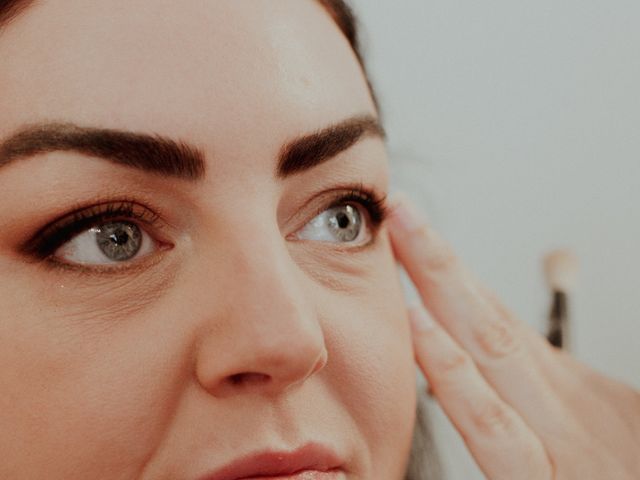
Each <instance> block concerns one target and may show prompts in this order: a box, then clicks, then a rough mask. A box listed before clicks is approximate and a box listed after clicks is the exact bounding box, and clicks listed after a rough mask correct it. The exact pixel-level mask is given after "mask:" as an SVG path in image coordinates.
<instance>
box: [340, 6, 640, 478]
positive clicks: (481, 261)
mask: <svg viewBox="0 0 640 480" xmlns="http://www.w3.org/2000/svg"><path fill="white" fill-rule="evenodd" d="M351 4H352V5H353V6H354V8H355V10H356V12H357V13H358V15H359V17H360V19H361V22H362V27H363V32H362V37H363V42H364V46H365V56H366V58H367V60H368V65H369V69H370V73H371V76H372V79H373V82H374V85H375V86H376V88H377V92H378V95H379V97H380V101H381V104H382V108H383V114H384V119H385V123H386V128H387V130H388V133H389V148H390V153H391V156H392V163H393V169H394V175H395V178H394V185H395V187H396V189H398V188H402V189H405V190H407V191H408V193H409V194H410V196H411V197H413V198H414V199H415V200H417V201H418V203H419V204H420V206H421V208H422V210H423V211H425V212H426V214H427V216H428V217H429V218H430V219H431V222H432V223H433V225H434V226H435V227H436V228H437V229H438V230H439V231H440V232H441V233H442V234H443V235H444V236H445V237H446V238H448V239H449V240H450V242H451V243H452V244H453V245H454V247H455V248H456V249H457V251H458V252H459V254H460V256H461V257H462V258H463V259H464V260H465V261H466V263H467V265H468V266H469V267H470V268H471V269H472V270H474V271H475V272H476V274H477V275H478V276H479V277H480V278H481V279H482V280H484V282H485V283H486V284H487V285H488V286H489V287H491V288H492V289H493V290H494V291H495V292H497V294H498V295H499V297H500V298H502V300H503V302H504V303H506V304H507V306H509V307H510V308H511V309H512V310H513V311H515V312H516V313H517V314H518V315H519V316H520V317H521V318H522V319H523V320H524V321H526V322H528V323H530V324H532V325H534V326H535V327H536V328H537V329H539V330H542V329H543V328H544V325H545V321H546V315H547V311H548V308H549V293H548V292H547V290H546V286H545V283H544V281H543V276H542V268H541V258H542V256H543V255H544V253H545V252H546V251H548V250H549V249H551V248H554V247H558V246H562V247H570V248H571V249H573V251H574V252H575V253H576V254H577V256H578V257H579V260H580V264H581V269H580V281H579V285H578V289H577V291H576V292H575V295H574V297H573V298H572V299H571V300H572V302H571V312H572V317H573V318H572V320H573V321H574V328H573V350H574V352H575V354H576V355H577V356H578V357H579V358H580V359H582V360H583V361H584V362H586V363H588V364H590V365H591V366H593V367H594V368H596V369H598V370H600V371H602V372H605V373H607V374H609V375H611V376H613V377H616V378H619V379H621V380H624V381H626V382H628V383H631V384H633V385H635V386H636V387H640V340H639V338H640V288H639V282H638V279H639V278H640V251H639V249H640V131H639V130H640V2H638V1H637V0H537V1H535V2H533V1H531V2H517V1H516V2H514V1H513V0H487V1H470V0H454V1H451V0H447V1H445V0H402V1H389V0H352V1H351ZM434 421H435V423H436V429H437V435H438V437H439V443H440V445H441V447H440V450H441V453H442V455H443V457H444V462H445V467H447V470H448V471H449V472H450V475H449V478H450V479H451V480H461V479H465V480H470V479H476V478H482V476H481V475H480V474H479V472H478V471H477V469H476V468H475V466H474V465H473V462H472V461H471V460H470V458H469V456H468V454H467V453H466V452H465V450H464V448H463V446H462V444H461V442H460V440H459V439H458V438H457V434H456V433H455V432H454V431H453V430H452V428H451V427H450V426H448V424H447V422H446V420H445V419H444V417H443V416H442V414H441V413H440V412H437V413H436V415H435V419H434Z"/></svg>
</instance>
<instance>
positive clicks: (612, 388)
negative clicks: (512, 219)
mask: <svg viewBox="0 0 640 480" xmlns="http://www.w3.org/2000/svg"><path fill="white" fill-rule="evenodd" d="M175 3H176V2H173V3H172V2H153V7H152V8H151V9H150V8H149V5H148V2H143V1H141V0H140V1H127V2H124V1H121V2H109V5H105V2H97V1H95V2H87V1H86V0H82V1H80V0H76V1H72V0H69V1H67V2H47V1H43V2H41V3H40V4H39V5H38V6H37V7H33V8H32V9H30V10H29V11H28V12H27V14H25V15H24V16H22V17H20V19H19V21H17V22H15V23H14V24H12V26H11V27H10V28H9V29H7V30H5V31H4V32H3V33H2V35H1V36H0V58H2V59H3V61H2V66H1V67H0V105H2V108H1V109H0V137H4V136H6V135H8V134H9V133H10V132H12V131H14V130H15V129H16V128H18V127H19V126H20V125H23V124H26V123H33V122H38V121H43V120H64V121H73V122H75V123H79V124H82V125H88V126H99V127H109V128H118V129H126V130H132V131H136V132H150V133H156V134H162V135H166V136H169V137H173V138H180V139H183V140H185V141H188V142H190V143H193V144H195V145H198V146H199V147H200V148H201V150H202V151H203V152H204V153H205V157H206V160H207V176H206V178H205V179H204V181H202V182H199V183H198V184H195V185H194V184H193V183H188V182H184V181H177V180H175V179H171V180H167V179H165V178H162V177H160V176H158V175H155V176H153V175H152V176H150V175H146V174H142V173H141V172H138V171H134V170H132V169H127V168H124V167H118V166H115V165H113V164H108V163H105V162H103V161H101V160H97V159H90V158H87V157H84V156H82V155H79V154H70V153H52V154H47V155H41V156H39V158H30V159H24V160H20V162H19V163H15V164H12V165H10V166H7V167H3V169H2V171H0V200H1V201H0V227H1V228H0V272H1V274H2V275H3V279H8V280H7V281H3V282H2V283H1V284H0V312H2V317H0V365H2V369H1V370H0V384H2V385H3V395H2V396H0V424H1V425H2V426H3V429H2V430H0V457H1V458H2V459H3V462H2V463H1V464H0V477H1V478H9V479H13V478H19V479H22V478H30V479H31V478H34V479H37V478H47V479H71V478H78V479H80V478H83V479H84V478H101V479H126V480H129V479H138V478H141V479H183V478H185V479H195V478H198V476H200V475H201V474H202V473H204V472H206V471H208V470H209V469H211V468H214V467H218V466H220V465H222V464H225V463H227V462H228V461H229V460H232V459H234V458H238V457H239V456H242V455H244V454H246V453H249V452H253V451H255V450H256V449H265V448H269V449H284V450H291V449H293V448H296V447H298V446H300V445H301V444H302V443H304V442H307V441H310V440H314V441H320V442H326V443H327V444H330V445H332V446H333V447H334V448H335V449H336V450H337V451H338V452H339V454H340V455H341V456H342V458H343V459H344V464H343V465H342V468H343V472H342V476H343V478H345V477H346V478H353V479H380V480H388V479H398V480H399V479H401V478H402V476H403V471H404V468H405V464H406V460H407V455H408V450H409V445H410V438H411V430H412V425H413V421H414V408H415V381H414V375H413V374H414V371H413V361H414V357H415V360H416V361H417V363H418V365H419V366H420V368H421V369H422V371H423V373H424V374H425V376H426V377H427V379H428V381H429V384H430V387H431V390H432V392H433V394H434V396H435V397H436V398H437V400H438V401H439V402H440V404H441V405H442V407H443V409H444V411H445V412H446V413H447V415H448V416H449V418H450V419H451V421H452V423H453V424H454V426H455V427H456V428H457V429H458V431H459V432H460V434H461V435H462V437H463V438H464V440H465V442H466V443H467V445H468V447H469V450H470V452H471V453H472V454H473V456H474V457H475V458H476V460H477V462H478V464H479V466H480V467H481V468H482V470H483V471H484V472H485V474H486V476H487V478H490V479H492V480H502V479H514V478H518V479H536V480H538V479H540V480H549V479H570V480H583V479H590V478H594V479H600V478H616V479H623V480H627V479H629V480H631V479H634V478H637V473H638V472H640V465H639V464H638V457H637V452H638V451H639V450H640V416H639V415H638V412H639V411H640V394H638V392H636V391H634V390H633V389H632V388H630V387H628V386H626V385H623V384H620V383H618V382H616V381H614V380H611V379H609V378H606V377H603V376H602V375H600V374H598V373H596V372H593V371H592V370H591V369H589V368H587V367H586V366H584V365H582V364H580V363H579V362H577V361H576V360H575V359H573V358H571V357H570V356H568V355H566V354H565V353H562V352H560V351H557V350H555V349H553V348H551V347H550V346H549V345H548V344H547V343H546V342H545V341H544V339H543V338H542V337H540V336H539V335H538V334H536V333H535V332H532V331H531V330H530V329H528V327H526V326H525V325H524V324H523V323H522V322H519V321H518V320H517V318H516V317H515V316H514V315H513V313H511V312H509V311H507V309H505V307H504V306H503V305H502V304H501V303H500V302H499V300H497V299H496V297H495V296H494V295H493V294H492V293H491V292H489V291H488V290H487V289H486V288H484V287H483V286H482V285H481V284H479V283H478V282H477V281H476V280H475V279H474V278H473V276H472V275H471V274H470V273H469V271H468V270H467V269H466V268H465V267H464V266H463V265H462V263H461V262H460V260H459V259H458V257H457V256H456V255H455V253H454V252H453V251H452V250H451V248H450V247H449V246H448V245H447V244H446V242H444V241H443V240H442V238H441V237H439V236H438V235H437V233H436V232H434V231H433V229H432V228H431V227H430V226H429V225H428V224H427V223H426V222H424V220H422V219H421V218H420V217H419V216H417V215H416V214H415V211H413V210H412V208H411V205H410V204H409V203H408V202H407V200H406V199H405V200H398V201H397V202H396V203H395V204H394V206H393V207H392V208H391V209H390V212H391V215H390V218H389V222H388V223H387V224H386V225H385V226H384V227H383V228H382V229H381V230H379V231H378V234H377V235H376V240H375V242H374V243H373V244H371V245H370V246H368V247H367V248H361V249H355V248H352V247H348V246H338V245H334V244H327V243H326V242H324V243H323V242H318V241H298V240H295V241H294V240H292V237H291V234H295V233H296V232H298V231H299V230H300V229H301V228H302V227H304V225H306V224H307V222H308V221H310V220H311V219H312V218H313V217H314V216H315V215H316V214H317V213H318V210H319V209H320V208H321V207H322V205H323V202H321V201H319V200H318V199H319V198H320V197H322V194H323V192H324V193H326V192H328V191H330V190H331V189H332V188H334V187H335V185H336V184H342V183H344V182H355V183H363V184H367V185H369V186H371V187H372V188H374V189H376V190H378V191H380V192H381V193H382V194H384V193H386V190H387V159H386V155H385V151H384V145H383V144H382V142H381V140H380V139H379V138H375V137H374V138H367V139H366V140H363V141H362V142H360V143H358V144H357V145H355V146H353V147H352V148H351V149H349V150H348V151H346V152H343V153H342V154H340V155H338V156H337V157H336V158H335V159H332V160H331V161H329V162H327V163H325V164H323V165H320V166H318V167H316V168H314V169H313V170H312V171H308V172H305V173H303V174H300V175H297V176H294V177H292V178H289V179H286V180H277V179H276V178H275V177H274V175H273V170H274V167H275V162H276V160H275V159H276V157H277V155H278V151H279V149H280V148H281V146H282V145H283V144H284V143H286V142H287V141H288V140H290V139H291V138H293V137H296V136H298V135H300V134H302V133H305V132H309V131H314V130H316V129H318V128H322V127H324V126H326V125H327V124H331V123H334V122H338V121H341V120H343V119H344V118H346V117H350V116H353V115H361V114H366V113H368V114H371V115H375V109H374V106H373V104H372V102H371V98H370V96H369V94H368V91H367V89H366V84H365V81H364V79H363V77H362V73H361V72H360V70H359V68H358V65H357V62H356V60H355V58H354V56H353V53H352V52H351V50H350V48H349V46H348V44H347V42H346V41H345V40H344V39H343V38H342V36H341V35H340V33H339V31H338V30H337V27H336V26H335V25H334V24H333V23H332V21H331V19H330V18H329V16H328V15H327V14H326V13H325V12H324V11H323V10H322V9H321V8H320V7H319V6H318V5H317V4H315V3H313V2H311V1H309V2H306V1H305V2H303V1H300V0H290V1H285V0H281V1H280V2H278V3H275V2H271V1H269V0H267V1H258V0H253V1H252V2H251V3H249V2H237V1H229V2H215V3H213V2H202V3H197V2H188V3H187V2H181V3H180V6H179V7H177V6H176V5H175ZM248 5H250V7H248ZM167 19H171V21H168V20H167ZM220 19H224V21H221V20H220ZM187 25H188V30H185V26H187ZM291 38H295V39H296V41H295V42H291ZM35 45H37V48H35V47H34V46H35ZM220 45H227V46H228V47H229V48H220ZM230 52H233V53H232V54H231V53H230ZM88 59H90V61H88ZM310 106H312V107H313V108H310ZM122 194H126V195H128V196H134V197H135V198H136V199H137V200H138V201H139V202H140V203H143V204H144V203H151V204H153V206H154V208H155V209H156V210H158V211H160V212H161V214H162V215H161V216H162V217H163V220H164V222H162V228H160V227H157V229H156V230H157V231H153V232H152V233H154V234H155V235H157V236H158V237H160V238H161V240H162V241H163V242H162V243H163V245H165V246H166V245H170V246H171V248H164V249H160V250H158V251H154V254H153V255H148V257H147V258H146V260H141V261H140V262H138V263H137V264H136V266H135V268H134V267H131V268H128V269H121V270H119V271H118V272H117V273H114V272H110V273H108V272H105V271H104V270H100V271H96V270H91V271H87V270H86V269H85V270H79V269H68V268H67V269H61V268H57V269H53V268H51V266H47V264H45V263H44V262H34V261H33V260H32V259H28V258H26V257H25V255H24V253H23V251H22V250H21V249H20V245H21V244H22V243H23V242H24V241H25V240H26V239H27V238H29V237H30V236H31V235H32V234H33V233H34V232H35V231H37V230H38V229H39V228H41V227H42V226H44V225H45V224H46V223H48V222H49V221H51V220H53V219H55V218H56V217H58V216H60V215H61V214H63V213H66V211H67V210H68V209H69V208H70V207H71V206H75V205H76V204H77V203H78V202H79V201H87V200H93V199H101V200H105V199H107V198H110V197H114V196H119V195H122ZM318 194H320V197H318ZM25 199H26V200H25ZM309 202H310V203H309ZM394 256H395V257H396V259H397V260H398V261H400V262H401V263H402V265H403V266H404V268H405V269H406V270H407V272H408V273H409V275H410V276H411V278H412V279H413V281H414V283H415V286H416V288H417V290H418V292H419V293H420V295H421V298H422V303H423V305H420V306H416V307H413V308H412V309H410V310H409V312H408V313H409V315H408V317H409V318H410V320H411V325H412V327H411V332H412V335H411V334H410V327H409V324H408V322H407V321H406V319H407V312H406V310H405V307H404V305H403V300H402V295H401V291H400V285H399V283H398V277H397V273H396V268H395V263H394ZM427 310H428V311H429V312H430V313H431V316H432V317H433V320H430V318H429V316H428V315H427V313H426V312H427ZM412 346H413V350H412ZM248 439H250V440H248Z"/></svg>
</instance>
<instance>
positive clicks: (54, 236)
mask: <svg viewBox="0 0 640 480" xmlns="http://www.w3.org/2000/svg"><path fill="white" fill-rule="evenodd" d="M346 189H348V190H347V191H346V193H341V194H339V195H338V196H337V197H336V198H335V199H333V200H331V201H330V202H329V204H328V205H324V206H323V207H322V208H321V209H319V210H318V212H317V213H316V215H319V214H320V213H322V212H323V211H325V210H328V209H330V208H334V207H338V206H341V205H345V204H349V203H357V204H359V205H361V206H362V207H363V208H364V209H365V210H366V212H367V214H368V217H369V219H370V220H371V228H372V230H373V235H374V238H375V236H376V235H377V231H378V229H379V227H380V226H381V225H382V223H383V222H384V221H385V219H386V218H387V215H388V207H387V205H386V196H380V195H378V194H377V193H376V192H375V191H374V190H372V189H369V188H366V187H364V186H363V185H357V186H351V187H344V189H343V190H346ZM107 220H121V221H130V220H134V221H135V222H136V223H141V224H143V225H146V226H147V227H150V228H154V227H157V226H158V223H160V216H159V215H158V214H156V213H155V212H153V211H152V210H150V209H149V208H147V207H144V206H142V205H140V204H139V203H137V202H136V201H134V200H129V199H124V200H118V201H115V202H110V203H103V204H99V205H93V206H90V207H85V208H80V209H77V210H75V211H73V212H71V213H69V214H68V215H66V216H64V217H63V218H62V219H60V220H57V221H55V222H52V223H50V224H48V225H46V226H45V227H44V228H42V229H41V230H39V231H38V232H37V233H36V234H35V235H33V237H31V239H30V240H29V241H28V242H27V243H26V244H25V247H24V249H23V250H24V253H26V254H28V255H29V256H31V257H33V258H36V259H39V260H47V259H50V258H51V257H52V255H53V254H54V253H55V252H56V250H58V249H59V248H60V247H61V246H62V245H64V244H65V243H66V242H68V241H70V240H71V239H72V238H73V237H74V236H76V235H77V234H79V233H82V232H83V231H85V230H87V229H89V228H91V227H95V226H96V225H99V224H101V223H105V222H106V221H107Z"/></svg>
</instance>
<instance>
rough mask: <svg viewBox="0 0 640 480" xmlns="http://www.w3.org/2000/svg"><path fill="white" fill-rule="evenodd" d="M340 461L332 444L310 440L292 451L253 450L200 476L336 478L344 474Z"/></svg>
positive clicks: (210, 479)
mask: <svg viewBox="0 0 640 480" xmlns="http://www.w3.org/2000/svg"><path fill="white" fill-rule="evenodd" d="M341 464H342V460H341V459H340V457H339V456H338V455H337V454H336V453H335V452H334V451H333V450H332V449H331V448H329V447H327V446H324V445H320V444H317V443H310V444H307V445H305V446H304V447H302V448H299V449H297V450H294V451H291V452H286V451H263V452H258V453H255V454H250V455H247V456H245V457H241V458H238V459H236V460H234V461H232V462H231V463H229V464H227V465H225V466H223V467H222V468H220V469H218V470H215V471H214V472H212V473H209V474H207V475H205V476H203V477H200V478H199V480H254V479H256V480H257V479H260V480H334V479H338V478H341V477H342V475H340V472H342V469H341V468H340V466H341Z"/></svg>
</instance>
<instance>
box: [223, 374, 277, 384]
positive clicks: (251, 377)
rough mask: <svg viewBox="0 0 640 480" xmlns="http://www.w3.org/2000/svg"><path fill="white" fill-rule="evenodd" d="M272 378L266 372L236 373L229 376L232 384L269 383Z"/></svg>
mask: <svg viewBox="0 0 640 480" xmlns="http://www.w3.org/2000/svg"><path fill="white" fill-rule="evenodd" d="M270 380H271V377H270V376H269V375H265V374H264V373H251V372H247V373H236V374H234V375H230V376H229V383H231V384H232V385H251V384H261V383H268V382H269V381H270Z"/></svg>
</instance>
